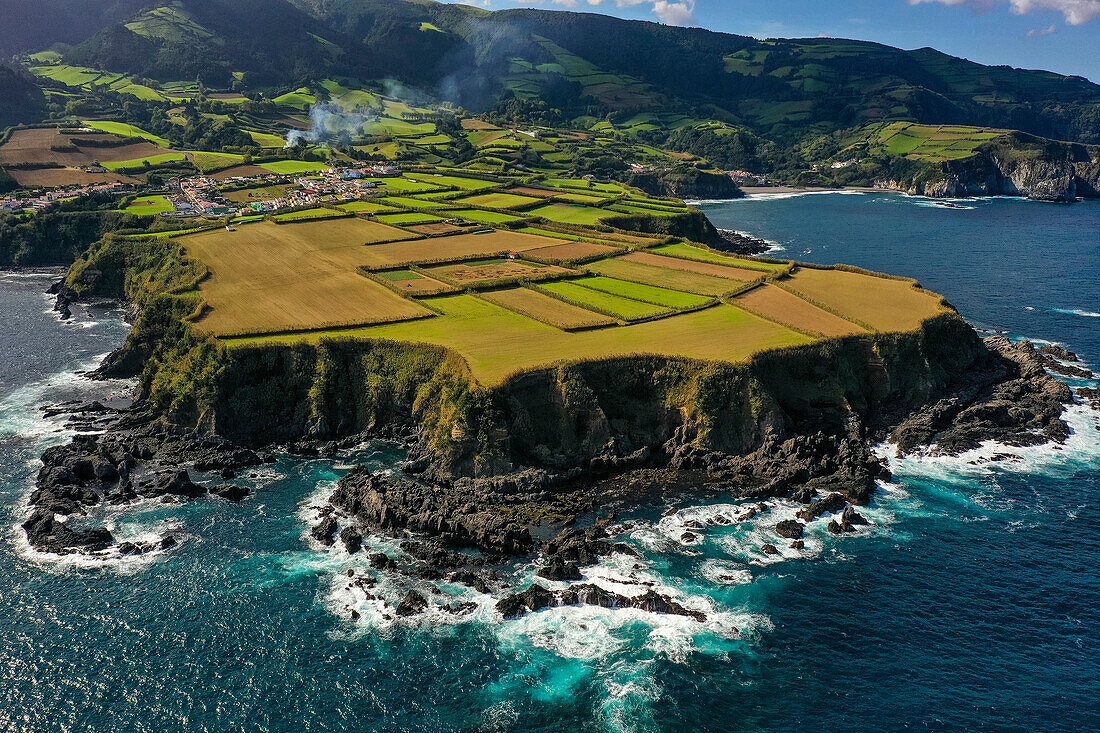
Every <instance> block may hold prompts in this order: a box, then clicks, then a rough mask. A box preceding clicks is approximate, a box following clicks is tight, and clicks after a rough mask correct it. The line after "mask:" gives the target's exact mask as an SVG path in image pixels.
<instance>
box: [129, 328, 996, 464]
mask: <svg viewBox="0 0 1100 733" xmlns="http://www.w3.org/2000/svg"><path fill="white" fill-rule="evenodd" d="M207 356H209V355H207ZM984 358H986V351H985V348H984V346H983V345H982V343H981V341H980V340H979V339H978V337H977V335H976V334H975V333H974V331H973V330H972V329H971V328H970V327H969V326H967V325H966V324H965V323H964V322H963V321H962V320H961V319H960V318H958V317H957V316H954V315H949V316H942V317H939V318H935V319H932V320H930V321H928V322H926V323H925V324H924V326H923V328H922V329H921V330H919V331H915V332H912V333H907V334H878V335H875V336H870V337H865V338H860V337H852V338H846V339H840V340H836V341H832V342H827V343H823V344H816V345H812V346H806V347H798V348H792V349H786V350H781V351H775V352H768V353H765V354H762V355H760V356H758V357H757V358H756V359H754V360H753V361H752V362H750V363H748V364H744V365H729V364H715V363H704V362H695V361H690V360H683V359H672V358H664V357H644V356H643V357H624V358H620V359H611V360H606V361H599V362H590V363H577V364H569V365H562V366H560V367H556V368H553V369H546V370H541V371H535V372H530V373H526V374H521V375H518V376H516V377H514V378H512V379H510V380H509V381H507V382H506V383H504V384H503V385H500V386H498V387H494V388H482V387H479V386H476V385H474V384H472V383H471V381H470V378H469V374H468V372H467V370H466V368H465V364H464V363H463V362H462V361H461V360H460V359H458V358H457V357H455V356H454V355H451V354H449V353H448V352H446V351H445V350H442V349H438V348H434V347H422V346H415V345H401V344H385V343H370V342H356V341H326V342H322V343H321V344H320V345H318V346H308V345H298V346H270V347H256V348H248V349H233V350H226V349H221V350H220V352H219V356H218V357H217V359H216V360H215V361H216V362H217V365H216V367H211V368H206V369H204V370H202V371H203V373H205V374H207V375H215V376H214V377H213V381H212V382H211V383H208V384H206V383H204V384H198V383H197V382H188V380H186V379H182V380H177V381H176V382H174V384H175V386H174V388H173V389H174V392H173V393H172V395H171V397H170V398H168V399H166V398H165V397H164V395H161V396H160V397H158V398H157V400H156V401H158V402H160V403H164V404H175V405H177V406H179V405H188V404H190V405H191V406H192V409H190V410H180V412H179V414H180V415H183V416H186V415H189V416H190V420H191V422H192V423H193V424H195V425H196V426H199V427H202V428H204V429H206V430H208V431H210V432H216V433H218V434H220V435H224V436H226V437H230V438H233V439H236V440H243V441H256V442H271V441H279V440H294V439H297V438H299V437H302V436H309V437H315V438H326V439H328V438H337V437H341V436H345V435H351V434H355V433H358V432H361V431H364V430H369V429H377V428H378V427H380V426H382V425H385V424H387V423H390V422H416V423H417V424H419V426H420V427H421V429H422V434H423V442H424V445H425V447H426V448H427V450H428V452H429V454H430V456H431V458H432V460H433V463H434V464H435V465H436V466H437V467H438V468H439V470H440V472H441V473H443V474H446V475H451V476H490V475H496V474H499V473H503V472H506V471H510V470H514V469H515V468H516V467H517V466H538V467H546V468H557V469H568V468H572V467H574V466H581V465H584V464H585V463H586V462H587V461H590V460H591V459H593V458H596V457H599V456H606V455H608V452H609V451H610V452H612V453H614V454H615V455H626V454H630V453H637V452H639V451H641V452H643V453H644V454H646V455H648V454H649V453H650V452H659V451H664V452H666V453H669V454H672V453H674V452H676V451H678V450H681V449H683V448H684V447H689V448H698V449H702V450H708V451H720V452H723V453H730V454H743V453H746V452H750V451H752V450H755V449H756V448H758V447H759V446H760V445H761V444H762V443H763V442H764V440H765V439H767V438H783V437H786V436H791V435H795V434H799V433H807V432H812V431H814V430H822V429H825V430H834V431H835V430H841V431H842V430H844V429H845V426H847V425H849V424H850V421H851V419H852V418H853V417H854V418H857V419H858V420H859V422H860V423H861V424H863V425H865V426H867V427H869V428H874V427H876V426H885V425H887V424H888V423H891V422H892V421H894V420H896V419H898V418H899V417H900V416H903V415H905V414H908V413H909V412H910V411H912V410H914V409H916V408H918V407H920V406H921V405H924V404H926V403H927V402H928V401H929V400H933V399H937V398H939V397H940V396H942V395H944V394H946V392H947V390H948V389H949V387H950V386H951V385H952V384H953V383H954V382H955V381H957V380H958V379H959V378H960V376H961V375H963V374H965V373H966V372H967V370H969V369H971V368H973V367H974V366H975V365H977V364H979V363H981V361H982V360H983V359H984ZM147 381H148V383H149V384H151V385H154V389H155V385H156V384H157V383H158V379H157V378H156V377H154V378H152V379H150V380H147ZM160 382H161V383H164V380H160Z"/></svg>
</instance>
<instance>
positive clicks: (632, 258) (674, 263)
mask: <svg viewBox="0 0 1100 733" xmlns="http://www.w3.org/2000/svg"><path fill="white" fill-rule="evenodd" d="M622 260H623V261H624V262H635V263H638V264H640V265H651V266H653V267H667V268H668V269H670V270H681V271H683V272H695V273H699V274H700V275H713V276H714V277H724V278H726V279H728V280H740V281H742V282H749V281H750V280H755V279H756V278H758V277H760V276H761V275H763V274H765V273H763V272H761V271H759V270H747V269H744V268H741V267H731V266H729V265H718V264H711V263H709V262H698V261H696V260H685V259H680V258H678V257H664V256H662V255H655V254H651V253H649V252H631V253H629V254H625V255H623V256H622Z"/></svg>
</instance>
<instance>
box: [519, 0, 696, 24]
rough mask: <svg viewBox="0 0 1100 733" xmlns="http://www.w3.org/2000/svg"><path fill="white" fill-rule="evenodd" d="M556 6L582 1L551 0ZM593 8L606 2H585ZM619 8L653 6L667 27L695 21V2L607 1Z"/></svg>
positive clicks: (531, 0) (536, 2)
mask: <svg viewBox="0 0 1100 733" xmlns="http://www.w3.org/2000/svg"><path fill="white" fill-rule="evenodd" d="M542 1H543V0H515V2H522V3H530V4H532V5H541V4H542ZM550 1H551V2H552V3H554V4H555V5H561V6H564V7H567V8H575V7H577V6H578V5H579V4H580V1H581V0H550ZM583 1H584V2H586V3H588V4H589V5H591V6H592V7H598V6H600V5H603V4H604V2H605V0H583ZM607 2H608V4H609V5H612V4H613V5H615V7H617V8H633V7H635V6H637V5H651V6H652V10H653V14H654V15H656V16H657V19H658V20H660V21H661V22H662V23H664V24H666V25H688V24H689V23H693V22H694V21H695V0H607Z"/></svg>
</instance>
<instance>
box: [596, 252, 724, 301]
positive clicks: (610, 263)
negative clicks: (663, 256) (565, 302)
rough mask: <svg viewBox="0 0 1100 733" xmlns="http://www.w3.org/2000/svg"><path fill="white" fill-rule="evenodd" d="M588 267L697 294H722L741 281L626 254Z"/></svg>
mask: <svg viewBox="0 0 1100 733" xmlns="http://www.w3.org/2000/svg"><path fill="white" fill-rule="evenodd" d="M585 268H586V269H587V270H589V271H591V272H594V273H596V274H599V275H606V276H608V277H614V278H618V279H620V280H629V281H631V282H636V283H642V284H643V285H654V286H656V287H663V288H671V289H673V290H681V291H683V292H685V293H695V294H696V295H707V296H712V297H714V296H719V295H724V294H725V293H729V292H731V291H733V290H736V289H737V288H738V285H740V283H738V282H734V281H731V280H729V279H727V278H722V277H714V276H713V275H703V274H700V273H697V272H686V271H683V270H671V269H668V268H666V267H659V266H656V265H648V264H643V263H640V262H630V261H627V260H624V259H623V258H622V257H615V258H613V259H609V260H600V261H599V262H592V263H589V264H587V265H585Z"/></svg>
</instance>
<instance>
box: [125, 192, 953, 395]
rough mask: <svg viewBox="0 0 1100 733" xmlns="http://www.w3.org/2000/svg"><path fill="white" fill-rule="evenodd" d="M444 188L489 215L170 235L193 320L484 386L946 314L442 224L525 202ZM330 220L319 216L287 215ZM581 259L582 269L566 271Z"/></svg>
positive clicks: (659, 256)
mask: <svg viewBox="0 0 1100 733" xmlns="http://www.w3.org/2000/svg"><path fill="white" fill-rule="evenodd" d="M417 175H418V176H421V177H424V176H423V174H417ZM454 177H460V176H454ZM433 178H434V176H433ZM441 178H444V179H446V178H452V176H449V175H448V176H442V177H441ZM388 180H390V181H392V182H394V183H395V184H396V185H397V186H399V187H400V186H406V185H410V186H413V187H419V186H426V185H427V184H426V183H425V182H424V181H422V180H414V179H405V178H401V179H388ZM436 180H438V179H436ZM471 180H472V179H471ZM438 182H439V183H440V184H441V185H447V183H448V182H447V181H445V180H438ZM498 185H499V184H498ZM428 188H429V189H430V190H432V191H434V192H437V193H446V192H445V191H440V190H439V189H436V188H434V187H430V186H429V187H428ZM462 190H467V189H462ZM403 193H404V192H399V195H398V196H394V197H390V199H396V200H397V203H400V204H404V205H406V208H407V207H409V206H412V205H415V206H417V207H423V208H426V209H430V208H433V207H434V206H435V203H434V202H429V201H422V200H420V199H417V198H412V197H410V196H408V195H400V194H403ZM413 193H419V192H413ZM451 193H452V195H455V196H460V197H461V198H462V201H465V200H469V199H471V198H473V199H477V200H481V201H482V202H483V204H488V203H492V204H493V206H492V207H489V206H486V208H485V209H483V210H482V209H469V210H466V209H458V210H453V211H447V212H445V213H442V214H441V216H435V215H434V214H431V213H421V212H416V211H400V210H397V209H395V208H393V207H390V206H389V204H388V203H387V201H388V199H382V200H379V199H377V198H376V199H373V200H369V201H361V202H353V203H350V204H343V205H342V211H344V212H345V213H348V215H346V216H344V217H343V218H338V219H318V220H308V219H304V220H302V221H299V222H295V223H290V222H288V223H275V222H272V221H260V222H258V223H254V224H250V225H248V226H246V227H241V228H240V229H238V230H237V231H233V232H226V231H225V230H224V229H221V228H218V229H210V230H207V231H204V232H200V233H195V234H187V235H182V236H180V237H178V238H177V239H175V240H173V241H177V242H179V243H180V245H181V247H183V248H184V249H185V251H186V252H187V253H189V254H190V255H191V256H193V257H195V258H197V259H198V260H199V261H201V262H203V263H205V264H206V265H207V266H208V267H209V269H210V270H211V273H212V274H211V276H210V277H209V278H208V279H207V280H205V281H203V282H202V283H201V284H200V286H199V289H200V292H201V294H202V297H203V298H204V299H205V300H206V303H207V306H208V310H207V311H206V312H205V313H204V314H203V315H202V316H201V318H200V319H199V320H198V322H197V324H196V326H197V328H199V329H200V330H204V331H207V332H210V333H212V334H214V335H216V336H218V337H220V338H221V339H222V340H223V341H224V342H225V343H226V344H227V345H229V346H231V347H236V346H246V345H250V344H258V343H296V342H312V341H315V340H316V339H318V338H322V337H324V336H340V337H352V338H380V339H392V340H399V341H404V342H413V343H426V344H433V345H437V346H442V347H445V348H448V349H451V350H453V351H455V352H456V353H457V354H458V355H460V356H461V357H462V358H464V359H465V360H466V361H467V362H468V364H469V365H470V368H471V370H472V373H473V374H474V376H475V378H476V379H478V380H479V381H480V382H482V383H485V384H495V383H499V382H500V381H502V380H504V379H506V378H507V377H508V376H509V375H511V374H514V373H516V372H518V371H522V370H525V369H530V368H535V367H538V366H545V365H550V364H554V363H557V362H561V361H571V360H578V359H599V358H605V357H610V356H622V355H627V354H651V353H652V354H664V355H671V356H684V357H691V358H698V359H716V360H722V361H733V362H736V361H741V360H744V359H746V358H749V357H751V356H752V355H753V354H754V353H756V352H758V351H761V350H766V349H771V348H777V347H783V346H793V345H797V344H803V343H808V342H811V341H813V340H815V339H820V338H831V337H836V336H845V335H852V334H860V333H866V332H867V331H868V330H880V331H887V330H908V329H911V328H914V327H916V326H918V325H919V324H920V323H921V322H922V321H923V320H924V319H925V318H928V317H930V316H934V315H938V314H940V313H943V312H945V309H944V307H943V306H942V304H941V299H940V298H939V297H938V296H936V295H934V294H930V293H926V292H924V291H921V290H919V289H916V288H914V287H913V285H912V283H911V282H909V281H903V280H895V279H886V278H880V277H874V276H871V275H867V274H861V273H856V272H850V271H847V270H828V269H816V268H809V267H806V268H802V269H795V270H794V271H793V274H791V275H788V272H789V271H791V268H792V265H791V264H789V263H769V262H762V261H758V260H754V259H751V258H743V257H737V256H732V255H727V254H724V253H721V252H717V251H715V250H711V249H708V248H706V247H703V246H701V245H699V246H694V245H691V244H688V243H685V242H678V241H676V240H672V239H671V238H668V237H663V238H660V237H645V236H641V235H627V234H620V233H617V232H615V233H602V232H598V231H595V230H590V231H586V230H583V229H579V228H576V227H570V228H568V230H567V231H563V232H555V231H553V227H552V225H548V224H547V225H543V226H544V227H547V228H546V229H542V230H540V229H539V228H537V227H534V228H525V229H523V230H522V231H519V230H511V229H507V228H501V229H496V230H493V229H487V230H486V229H482V230H481V232H480V233H474V231H472V230H471V229H470V228H468V229H466V230H465V231H463V230H461V229H459V228H458V227H455V226H454V225H452V224H450V223H448V222H445V221H443V219H442V217H444V216H454V217H462V218H470V219H474V218H475V217H477V216H484V217H487V218H492V219H494V221H491V222H489V221H487V222H485V223H494V224H495V223H499V222H500V221H516V220H517V219H518V217H516V216H514V215H512V214H509V213H505V211H502V210H501V209H502V208H503V207H506V206H508V205H510V204H512V203H513V201H514V198H515V197H519V196H520V195H518V194H514V193H504V194H501V193H492V194H477V193H475V194H462V193H459V192H458V191H456V190H455V189H454V188H452V190H451ZM523 198H524V199H526V200H530V201H534V202H535V204H540V202H541V200H540V199H539V198H537V197H523ZM490 199H491V201H490ZM165 203H166V202H165V201H163V200H162V199H161V197H150V198H149V199H148V201H136V202H135V203H134V206H135V207H140V208H141V209H144V208H145V207H148V210H149V211H155V210H156V209H157V207H159V206H163V205H164V204H165ZM460 203H461V202H460ZM548 206H557V207H560V208H561V209H565V210H568V211H569V212H575V211H584V212H590V213H593V214H596V215H605V214H606V211H603V210H599V209H593V208H591V207H582V206H568V205H565V204H550V205H547V204H541V206H540V208H548ZM350 211H355V212H373V213H375V214H376V216H375V217H373V218H371V219H366V218H359V217H354V216H351V215H350ZM333 213H335V212H334V210H333V209H326V208H315V209H309V210H305V211H303V212H292V213H290V214H289V215H283V216H284V217H285V218H286V217H288V218H290V219H294V218H300V217H311V216H331V215H332V214H333ZM391 225H392V226H391ZM399 226H403V227H406V228H405V229H401V228H397V227H399ZM473 229H474V230H476V227H474V228H473ZM424 235H436V236H424ZM605 237H606V239H604V240H603V241H601V238H605ZM657 242H660V244H656V243H657ZM639 246H640V247H642V248H640V249H635V250H629V248H630V247H639ZM510 253H518V256H517V257H509V256H507V255H509V254H510ZM575 261H581V262H585V263H586V264H584V265H578V266H576V267H575V269H569V268H568V265H569V263H571V262H575ZM257 263H258V264H257ZM765 278H766V279H767V282H766V284H764V285H758V286H757V287H755V288H753V289H752V290H749V291H745V292H740V293H739V291H740V290H742V289H743V288H745V287H746V286H750V285H752V284H753V283H755V282H760V281H762V280H764V279H765ZM520 283H526V284H524V285H522V286H521V285H520ZM474 290H478V291H479V292H476V293H475V292H473V291H474ZM462 291H466V292H462ZM734 293H738V294H737V295H734ZM720 298H725V300H721V299H720Z"/></svg>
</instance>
